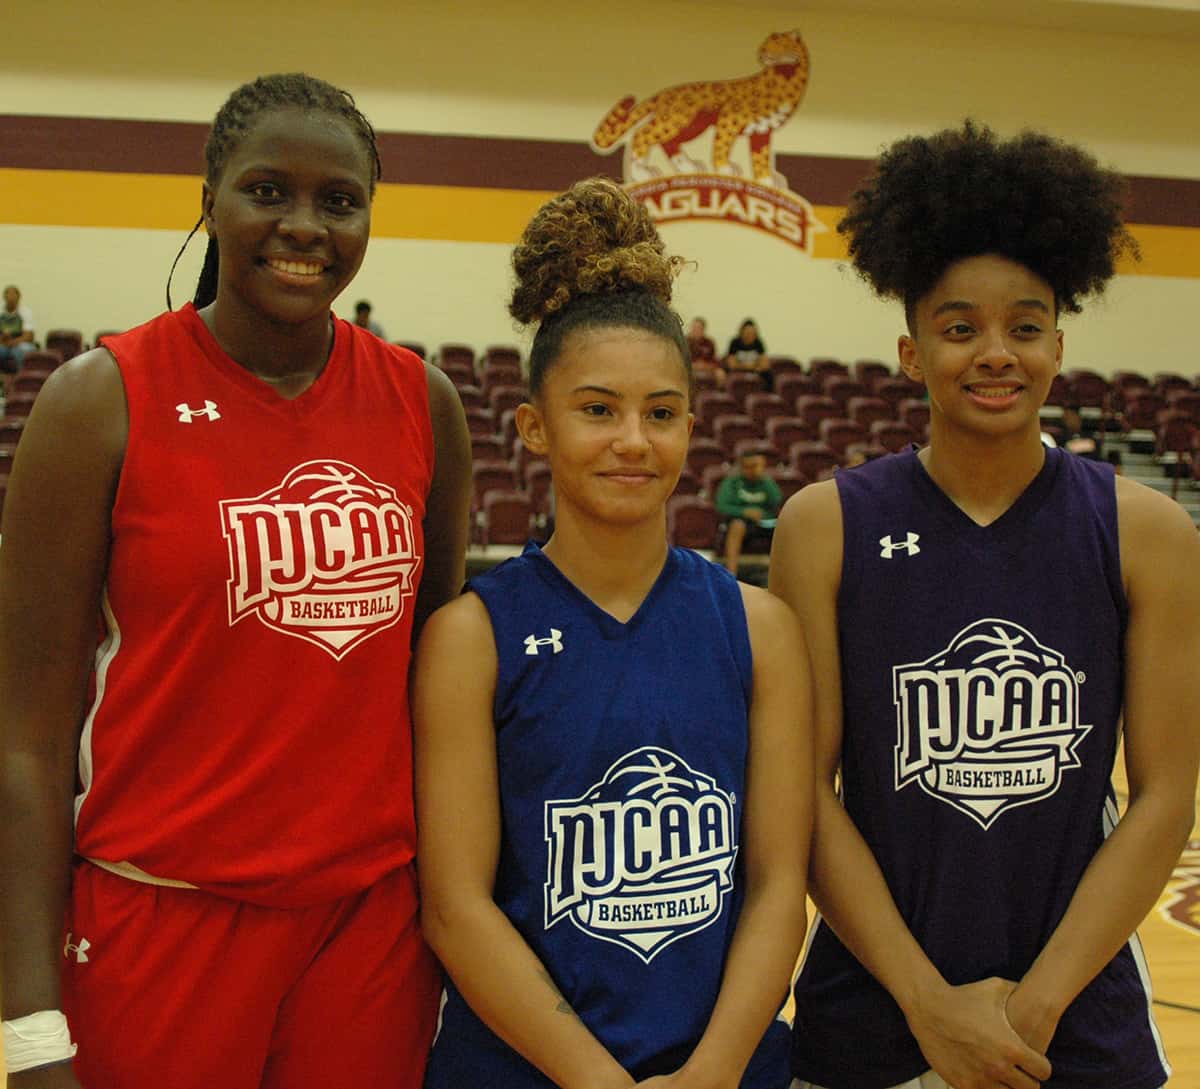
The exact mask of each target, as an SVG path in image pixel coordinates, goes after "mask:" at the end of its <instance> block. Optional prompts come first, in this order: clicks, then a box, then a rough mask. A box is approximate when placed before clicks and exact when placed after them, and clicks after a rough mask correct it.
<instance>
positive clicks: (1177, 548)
mask: <svg viewBox="0 0 1200 1089" xmlns="http://www.w3.org/2000/svg"><path fill="white" fill-rule="evenodd" d="M1116 488H1117V523H1118V529H1119V532H1120V538H1121V571H1122V575H1123V576H1124V578H1125V581H1126V582H1127V584H1129V585H1130V586H1131V587H1133V586H1134V585H1135V584H1136V581H1137V580H1138V579H1139V578H1140V577H1148V578H1152V579H1153V580H1154V581H1158V579H1159V578H1164V577H1165V578H1168V579H1171V578H1174V577H1176V575H1177V574H1178V573H1179V571H1180V570H1181V567H1180V566H1179V565H1180V564H1192V565H1194V564H1195V563H1196V562H1197V561H1198V560H1200V533H1198V532H1197V530H1196V526H1195V525H1194V524H1193V522H1192V519H1191V517H1190V516H1189V515H1188V513H1187V511H1185V510H1184V509H1183V507H1181V506H1180V505H1179V504H1178V503H1176V502H1175V500H1173V499H1171V498H1170V497H1169V496H1166V495H1163V494H1162V493H1161V492H1157V491H1155V490H1154V489H1153V488H1148V487H1146V485H1144V484H1139V483H1138V482H1137V481H1136V480H1128V479H1127V478H1125V477H1123V476H1119V477H1117V480H1116ZM1164 565H1166V566H1164Z"/></svg>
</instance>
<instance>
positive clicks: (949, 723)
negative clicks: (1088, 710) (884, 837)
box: [892, 619, 1091, 828]
mask: <svg viewBox="0 0 1200 1089" xmlns="http://www.w3.org/2000/svg"><path fill="white" fill-rule="evenodd" d="M1083 680H1084V677H1083V676H1082V674H1076V673H1075V672H1074V671H1073V670H1072V669H1071V668H1070V666H1068V665H1067V663H1066V662H1065V661H1064V660H1063V656H1062V655H1061V654H1060V653H1058V651H1056V650H1052V649H1051V648H1050V647H1044V646H1042V645H1041V644H1040V643H1039V642H1038V641H1037V640H1036V639H1035V638H1034V637H1033V636H1032V635H1031V634H1030V633H1029V632H1028V631H1026V630H1025V629H1024V628H1022V627H1021V626H1020V625H1019V624H1014V623H1012V622H1011V621H1009V620H996V619H990V620H979V621H976V622H975V623H974V624H971V625H970V626H969V627H966V628H964V629H963V630H962V631H960V632H959V633H958V634H957V635H956V636H955V637H954V638H953V639H952V640H951V641H950V645H949V646H948V647H947V648H946V649H945V650H942V651H939V652H938V653H937V654H935V655H933V657H932V658H929V659H927V660H926V661H924V662H916V663H913V664H911V665H902V666H897V667H896V668H895V669H893V670H892V693H893V698H894V700H895V705H896V724H897V740H896V789H897V790H900V789H901V788H903V787H906V786H908V785H909V784H910V783H913V782H917V783H920V785H921V789H922V790H924V791H925V792H926V793H927V794H930V795H932V796H933V797H935V798H938V799H939V800H941V801H943V802H946V803H947V804H948V805H952V806H954V808H955V809H959V810H961V811H962V812H964V813H966V814H968V815H969V816H970V817H972V818H973V819H974V820H976V821H977V822H978V823H979V824H980V826H981V827H983V828H987V827H988V826H989V825H990V824H991V823H992V822H993V821H994V820H995V819H996V818H997V817H999V816H1000V814H1001V813H1003V812H1004V811H1005V810H1006V809H1013V808H1015V807H1016V806H1019V805H1029V804H1031V803H1033V802H1036V801H1038V800H1039V799H1041V798H1046V797H1048V796H1049V795H1051V794H1053V793H1054V792H1055V791H1056V790H1058V787H1059V784H1060V783H1061V781H1062V773H1063V771H1064V770H1065V769H1067V768H1077V767H1079V758H1078V757H1077V756H1076V755H1075V749H1076V747H1077V746H1078V744H1079V742H1080V741H1082V740H1083V738H1084V736H1085V735H1086V734H1087V732H1088V731H1089V730H1090V729H1091V726H1085V725H1084V724H1082V723H1081V722H1080V721H1079V685H1080V684H1081V683H1082V682H1083Z"/></svg>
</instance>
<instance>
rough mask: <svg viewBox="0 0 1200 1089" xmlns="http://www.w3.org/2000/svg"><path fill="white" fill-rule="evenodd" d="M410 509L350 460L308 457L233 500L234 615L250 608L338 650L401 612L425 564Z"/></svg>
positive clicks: (227, 514) (226, 509)
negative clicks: (263, 488)
mask: <svg viewBox="0 0 1200 1089" xmlns="http://www.w3.org/2000/svg"><path fill="white" fill-rule="evenodd" d="M413 521H414V519H413V511H412V508H411V507H410V506H409V505H408V504H407V503H402V502H400V500H399V499H398V497H397V495H396V491H395V489H394V488H390V487H388V486H387V485H386V484H380V483H379V482H378V481H375V480H372V479H371V478H370V477H369V476H367V475H366V473H364V472H362V471H361V470H360V469H356V468H355V467H354V466H353V465H348V464H347V463H346V462H344V461H332V460H324V461H306V462H305V463H304V464H303V465H298V466H296V468H295V469H293V470H292V471H291V472H290V473H288V474H287V476H285V477H284V478H283V480H282V481H281V482H280V483H279V484H277V485H275V486H274V487H271V488H268V489H267V490H266V491H265V492H263V493H262V494H261V495H256V496H252V497H250V498H248V499H226V500H223V501H222V503H221V525H222V529H223V531H224V534H225V541H226V544H227V545H228V546H229V584H228V585H229V623H230V625H231V626H232V625H234V624H236V623H238V622H239V621H240V620H244V619H245V618H246V617H248V616H250V615H251V614H257V616H258V618H259V620H261V621H262V622H263V623H264V624H266V625H267V627H269V628H274V629H275V630H276V631H280V632H283V633H284V634H285V635H293V636H295V637H296V638H298V639H304V640H306V641H307V642H309V643H314V644H316V645H317V646H318V647H320V648H321V649H322V650H325V651H327V652H328V653H329V654H331V655H332V656H333V657H334V658H341V657H342V656H343V655H345V654H348V653H349V652H350V650H351V649H353V648H354V647H356V646H358V644H359V643H361V642H363V640H365V639H369V638H370V637H371V636H372V635H375V634H376V633H378V632H380V631H383V630H384V629H385V628H390V627H391V626H392V625H393V624H395V623H396V622H397V621H398V620H399V619H400V618H401V616H403V615H404V605H405V602H406V601H407V600H408V599H409V598H411V597H412V596H413V593H414V590H415V588H416V584H415V582H414V575H415V574H416V570H417V566H418V564H419V563H420V557H419V556H418V555H417V552H416V544H415V538H414V535H413Z"/></svg>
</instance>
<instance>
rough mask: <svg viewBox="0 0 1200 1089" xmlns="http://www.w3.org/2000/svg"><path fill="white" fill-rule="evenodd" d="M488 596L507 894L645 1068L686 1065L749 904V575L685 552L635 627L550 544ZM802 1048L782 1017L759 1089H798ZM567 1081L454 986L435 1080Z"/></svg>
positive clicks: (758, 1067)
mask: <svg viewBox="0 0 1200 1089" xmlns="http://www.w3.org/2000/svg"><path fill="white" fill-rule="evenodd" d="M469 588H470V589H471V590H473V591H474V592H475V593H477V594H478V595H479V597H480V598H481V599H482V601H483V603H484V605H485V606H486V608H487V611H488V614H489V616H490V618H491V622H492V628H493V631H494V634H495V639H496V652H497V656H498V659H499V674H498V677H497V683H496V699H495V708H494V715H495V723H496V749H497V752H496V755H497V765H498V769H499V784H500V801H501V809H502V817H503V828H504V835H503V842H502V846H501V854H500V860H499V866H498V870H497V874H496V884H495V899H496V902H497V904H498V905H499V906H500V908H501V909H502V910H503V911H504V913H505V914H506V915H507V916H508V917H509V919H511V920H512V922H513V925H514V926H515V927H516V929H517V930H518V931H519V932H520V933H521V935H522V936H523V937H524V939H525V940H526V942H528V943H529V945H530V947H531V948H532V949H533V951H534V952H535V953H536V954H537V955H538V957H540V958H541V961H542V963H543V964H544V965H545V966H546V970H547V971H548V972H549V974H550V975H551V976H552V977H553V979H554V982H555V985H556V986H557V987H558V988H559V990H561V991H562V993H563V995H564V996H565V998H566V1000H567V1001H568V1002H569V1003H570V1004H571V1007H572V1009H574V1011H575V1012H576V1013H577V1014H578V1015H579V1017H580V1018H581V1019H582V1020H583V1022H584V1023H585V1024H586V1025H587V1026H588V1028H589V1029H590V1030H591V1031H592V1033H593V1034H594V1035H595V1036H596V1037H597V1038H598V1039H599V1040H600V1042H601V1043H602V1044H604V1046H605V1047H606V1048H607V1049H608V1050H609V1052H610V1053H611V1054H612V1055H613V1057H614V1058H615V1059H616V1060H617V1061H618V1062H619V1063H620V1064H621V1065H622V1066H624V1067H625V1069H626V1070H628V1071H629V1072H630V1073H631V1074H632V1075H633V1076H634V1077H635V1078H636V1079H638V1080H641V1079H642V1078H645V1077H649V1076H651V1075H653V1074H665V1073H670V1072H673V1071H674V1070H676V1069H678V1068H679V1067H680V1066H681V1065H682V1064H683V1063H684V1062H685V1061H686V1059H687V1058H688V1056H689V1055H690V1054H691V1052H692V1050H693V1049H694V1048H695V1046H696V1044H697V1043H698V1041H699V1039H700V1036H701V1035H702V1034H703V1031H704V1028H705V1026H706V1025H707V1023H708V1019H709V1016H710V1015H711V1013H712V1009H713V1006H714V1004H715V1002H716V998H717V992H718V990H719V988H720V985H721V973H722V968H723V966H724V963H725V956H726V953H727V951H728V949H729V944H730V941H731V939H732V937H733V931H734V927H735V926H736V924H737V919H738V912H739V908H740V903H741V883H742V875H741V867H740V866H739V864H738V845H739V839H740V829H741V814H742V794H743V790H744V787H745V776H746V755H747V744H748V709H749V705H750V696H751V657H750V639H749V633H748V631H747V627H746V616H745V611H744V609H743V606H742V600H741V594H740V591H739V589H738V586H737V583H736V582H735V581H734V579H733V577H732V576H730V575H729V574H728V573H727V572H725V571H724V570H723V569H721V568H720V567H718V566H716V565H715V564H712V563H710V562H708V561H707V560H705V559H704V558H702V557H701V556H699V555H697V554H696V553H694V552H689V551H687V550H684V549H672V550H671V551H670V553H669V554H668V557H667V561H666V564H665V566H664V568H663V571H662V573H661V575H660V576H659V578H658V580H657V581H656V583H655V584H654V586H653V588H652V589H651V591H650V593H649V594H648V595H647V597H646V599H645V601H644V602H643V603H642V605H641V607H640V608H639V609H638V611H637V613H636V614H635V615H634V616H633V617H632V618H631V619H630V620H629V621H628V623H621V622H619V621H618V620H616V619H615V618H614V617H612V616H611V615H609V614H608V613H606V612H604V611H603V610H602V609H600V608H599V607H598V606H597V605H596V604H595V603H594V602H592V601H591V600H590V599H589V598H587V597H586V596H585V595H584V594H583V593H581V592H580V591H579V590H578V589H577V588H576V587H575V586H574V585H573V584H572V583H571V582H569V581H568V580H567V579H566V578H565V577H564V576H563V575H562V573H561V572H560V571H559V570H558V568H556V567H555V566H554V564H553V563H551V562H550V560H548V559H547V558H546V557H545V556H544V555H543V554H542V552H541V550H540V549H539V548H538V547H537V546H536V545H533V544H530V545H529V546H528V547H527V548H526V549H525V552H524V554H523V555H522V556H521V557H519V558H517V559H513V560H509V561H508V562H506V563H503V564H501V565H500V566H499V567H497V568H494V569H493V570H492V571H490V572H488V573H487V574H485V575H482V576H480V577H478V578H476V579H473V580H472V581H471V583H470V584H469ZM481 955H486V953H481ZM783 997H784V996H782V995H781V996H780V1000H781V1003H782V999H783ZM788 1048H789V1041H788V1026H787V1025H786V1024H785V1023H784V1022H782V1021H776V1022H774V1023H773V1024H772V1026H771V1027H770V1028H769V1029H768V1031H767V1033H766V1035H765V1036H764V1039H763V1041H762V1043H761V1044H760V1046H759V1048H758V1051H757V1053H756V1054H755V1057H754V1059H753V1061H752V1062H751V1065H750V1067H749V1069H748V1070H747V1073H746V1076H745V1078H744V1079H743V1082H742V1085H743V1086H744V1087H745V1089H782V1087H784V1086H786V1085H787V1084H788V1082H789V1081H790V1078H791V1075H790V1072H789V1068H788ZM551 1084H552V1083H551V1082H550V1081H549V1080H548V1079H547V1078H546V1077H544V1076H543V1075H542V1074H541V1073H540V1072H539V1071H538V1070H537V1069H535V1068H534V1067H533V1066H531V1065H530V1064H529V1063H528V1062H526V1061H525V1060H524V1059H523V1058H521V1057H520V1056H519V1055H518V1054H517V1053H516V1052H514V1051H513V1050H512V1049H511V1048H509V1047H508V1046H507V1045H506V1044H504V1043H503V1042H501V1041H500V1040H499V1039H498V1038H497V1037H496V1036H495V1035H494V1034H493V1033H492V1032H491V1030H490V1029H488V1028H487V1027H486V1026H485V1025H484V1024H483V1023H482V1022H481V1021H480V1020H479V1018H478V1017H476V1016H475V1014H474V1013H473V1012H472V1011H471V1009H470V1008H469V1007H468V1006H467V1004H466V1002H465V1001H464V1000H463V998H462V996H461V995H460V994H459V993H458V991H457V990H456V989H455V987H454V985H453V983H452V982H451V981H449V980H448V981H447V984H446V997H445V1002H444V1006H443V1011H442V1021H441V1027H440V1030H439V1034H438V1037H437V1039H436V1041H435V1043H434V1047H433V1052H432V1055H431V1056H430V1062H429V1069H428V1073H427V1075H426V1081H425V1085H426V1089H461V1087H462V1086H467V1085H469V1086H472V1089H483V1087H487V1086H496V1087H503V1089H524V1087H530V1089H533V1087H537V1089H544V1087H548V1086H550V1085H551Z"/></svg>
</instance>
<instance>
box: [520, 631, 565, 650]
mask: <svg viewBox="0 0 1200 1089" xmlns="http://www.w3.org/2000/svg"><path fill="white" fill-rule="evenodd" d="M538 647H550V648H551V649H552V650H553V651H554V653H555V654H558V653H560V652H561V651H562V648H563V645H562V632H560V631H559V630H558V628H551V629H550V638H549V639H539V638H538V637H537V636H536V635H527V636H525V653H526V654H537V653H538Z"/></svg>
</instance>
